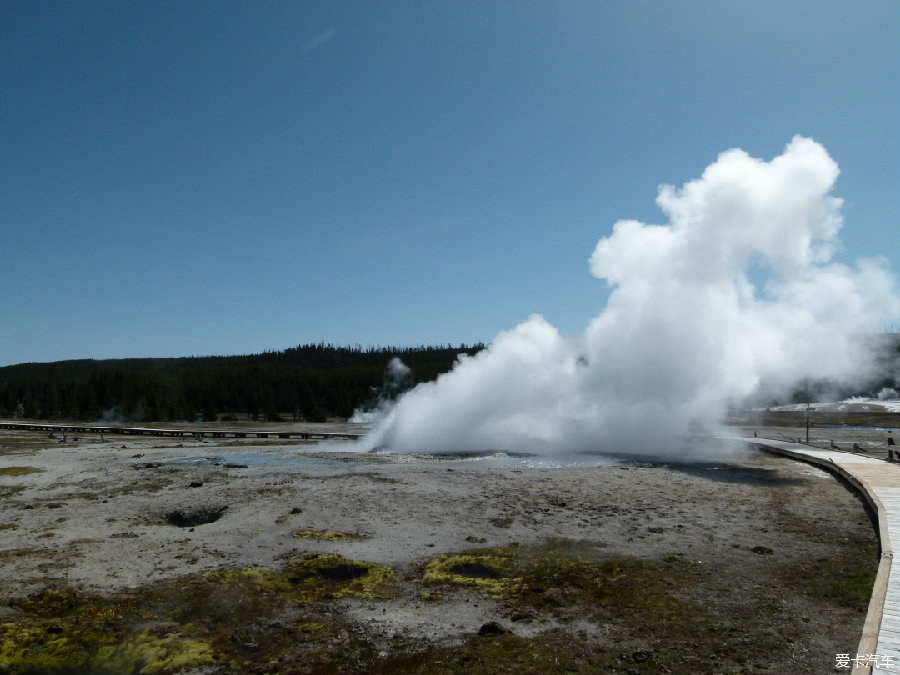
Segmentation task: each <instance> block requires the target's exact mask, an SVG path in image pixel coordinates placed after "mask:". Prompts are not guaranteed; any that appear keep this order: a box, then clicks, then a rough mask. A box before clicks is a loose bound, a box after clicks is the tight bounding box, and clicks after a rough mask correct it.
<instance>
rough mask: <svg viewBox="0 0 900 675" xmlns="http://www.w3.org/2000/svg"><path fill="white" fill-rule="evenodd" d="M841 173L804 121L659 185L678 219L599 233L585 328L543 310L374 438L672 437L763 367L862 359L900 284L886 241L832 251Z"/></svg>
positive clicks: (410, 401) (721, 405) (840, 370)
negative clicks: (768, 150)
mask: <svg viewBox="0 0 900 675" xmlns="http://www.w3.org/2000/svg"><path fill="white" fill-rule="evenodd" d="M837 175H838V167H837V164H836V163H835V162H834V161H833V160H832V159H831V157H830V156H829V155H828V153H827V152H826V150H825V148H823V147H822V146H821V145H819V144H818V143H816V142H814V141H812V140H810V139H808V138H802V137H799V136H797V137H795V138H794V139H793V140H792V141H791V142H790V143H789V144H788V145H787V147H786V148H785V151H784V153H783V154H781V155H780V156H778V157H775V158H774V159H773V160H772V161H770V162H765V161H762V160H759V159H754V158H752V157H750V156H748V155H747V154H746V153H745V152H743V151H742V150H739V149H734V150H728V151H727V152H724V153H722V154H721V155H720V156H719V157H718V159H717V160H716V161H715V162H714V163H713V164H711V165H710V166H709V167H707V168H706V170H705V171H704V172H703V175H702V176H701V177H700V178H699V179H697V180H694V181H691V182H689V183H687V184H685V185H684V186H682V187H681V188H675V187H673V186H669V185H665V186H662V187H661V188H660V190H659V196H658V197H657V199H656V203H657V205H658V206H659V207H660V208H661V209H662V211H663V212H664V213H665V215H666V216H667V218H668V223H667V224H665V225H647V224H644V223H640V222H637V221H633V220H624V221H619V222H617V223H616V224H615V226H614V227H613V232H612V234H611V235H610V236H609V237H604V238H602V239H601V240H600V241H599V242H598V243H597V247H596V248H595V249H594V252H593V255H592V256H591V258H590V269H591V272H592V274H593V275H594V276H596V277H597V278H598V279H605V280H606V281H607V283H608V284H609V285H610V286H611V292H610V295H609V298H608V302H607V306H606V308H605V309H604V310H603V311H602V313H601V314H600V315H599V316H597V317H596V318H594V319H593V320H592V321H591V322H590V323H589V325H588V327H587V329H586V330H585V332H584V334H583V335H581V336H564V335H560V334H559V332H558V331H557V330H556V329H555V328H554V327H553V326H551V325H550V324H549V323H547V322H546V321H545V320H544V319H543V318H542V317H541V316H539V315H533V316H532V317H530V318H529V319H528V320H527V321H525V322H524V323H522V324H520V325H519V326H517V327H515V328H513V329H512V330H510V331H506V332H503V333H501V334H500V335H498V336H497V338H496V339H495V340H494V342H493V343H492V344H491V345H490V346H489V347H488V348H487V349H485V350H484V351H482V352H480V353H479V354H477V355H475V356H473V357H461V358H460V360H459V362H458V363H457V364H456V366H455V367H454V369H453V370H452V371H451V372H449V373H446V374H445V375H443V376H441V377H440V378H438V380H436V381H435V382H430V383H425V384H420V385H419V386H417V387H416V388H414V389H412V390H411V391H409V392H407V393H406V394H404V395H403V396H401V397H400V398H399V399H398V400H397V401H396V403H395V404H394V405H393V406H392V407H389V408H387V407H386V408H383V409H382V413H383V416H382V418H381V420H380V421H379V423H378V424H377V426H376V428H375V429H374V430H373V431H372V432H371V433H370V434H369V435H368V436H367V437H366V438H365V439H363V441H361V445H362V449H372V448H377V447H385V448H389V449H393V450H398V451H415V452H428V451H432V452H434V451H479V450H490V449H505V450H521V451H531V452H540V453H549V452H553V453H556V452H577V451H600V452H619V451H626V452H650V453H654V454H664V453H666V452H667V449H671V448H673V442H674V441H676V440H677V439H683V438H686V437H687V436H688V435H689V433H690V432H691V431H692V430H693V429H695V428H705V429H710V430H711V429H714V428H715V426H716V425H717V423H718V422H719V420H721V419H722V417H723V414H724V412H725V411H726V408H727V406H728V405H729V403H731V402H738V401H740V400H741V399H743V398H745V397H747V396H748V395H751V394H753V393H754V392H755V391H756V390H757V389H758V387H759V386H760V384H761V383H762V382H765V383H766V386H767V387H768V388H769V389H770V390H771V388H773V387H778V386H783V387H789V386H790V385H791V384H792V383H796V382H797V381H798V380H800V379H802V378H806V377H817V378H819V377H827V378H834V379H838V380H843V381H852V380H853V379H854V378H858V377H861V376H866V375H867V374H868V372H867V370H868V368H869V361H868V359H867V355H866V354H864V353H863V351H862V350H861V349H860V347H859V342H858V341H857V340H854V339H853V338H852V334H857V335H858V334H859V333H860V332H865V331H872V330H877V328H878V327H879V326H881V325H884V320H885V317H896V316H897V315H898V313H900V296H898V292H897V284H896V280H895V278H894V276H893V275H892V274H891V273H890V272H889V271H888V269H887V267H886V263H885V261H883V260H881V259H862V260H859V261H858V262H857V263H856V265H855V266H853V267H850V266H847V265H844V264H840V263H836V262H831V256H832V253H833V251H834V250H835V248H836V246H837V244H838V240H837V234H838V231H839V229H840V227H841V200H840V199H838V198H836V197H833V196H831V194H830V191H831V189H832V186H833V185H834V182H835V180H836V178H837ZM751 270H756V271H755V272H754V274H753V275H752V277H751V275H750V274H749V272H750V271H751ZM760 278H764V279H765V281H764V282H759V281H756V282H754V279H760ZM683 451H684V447H679V448H678V452H683Z"/></svg>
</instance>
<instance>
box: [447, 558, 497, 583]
mask: <svg viewBox="0 0 900 675" xmlns="http://www.w3.org/2000/svg"><path fill="white" fill-rule="evenodd" d="M450 571H451V572H452V573H453V574H459V575H462V576H464V577H471V578H472V579H502V578H504V577H505V576H506V575H505V574H503V573H502V572H500V571H498V570H495V569H494V568H493V567H488V566H487V565H482V564H481V563H477V562H476V563H463V564H462V565H454V566H453V567H451V568H450Z"/></svg>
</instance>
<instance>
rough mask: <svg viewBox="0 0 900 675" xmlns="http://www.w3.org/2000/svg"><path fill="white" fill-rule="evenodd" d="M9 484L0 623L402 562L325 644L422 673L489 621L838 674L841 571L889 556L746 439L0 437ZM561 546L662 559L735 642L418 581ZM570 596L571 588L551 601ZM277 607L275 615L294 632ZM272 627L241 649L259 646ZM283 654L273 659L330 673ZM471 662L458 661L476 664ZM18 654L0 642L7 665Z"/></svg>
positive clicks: (643, 660) (521, 634)
mask: <svg viewBox="0 0 900 675" xmlns="http://www.w3.org/2000/svg"><path fill="white" fill-rule="evenodd" d="M748 431H749V434H750V435H752V432H753V430H752V429H751V430H748ZM756 431H757V432H759V435H760V436H765V435H766V432H767V431H768V432H771V433H769V435H770V436H771V437H773V438H780V437H781V436H780V434H787V435H794V436H796V435H798V431H797V430H790V429H778V430H765V429H756ZM804 431H805V430H804ZM829 432H833V430H829ZM856 433H857V436H859V435H860V434H862V432H856ZM831 435H832V436H833V435H834V434H833V433H832V434H831ZM862 435H864V434H862ZM883 435H884V434H880V433H879V434H873V435H872V436H871V438H870V439H869V440H870V443H871V445H872V446H873V447H874V446H875V445H877V444H878V443H882V444H883V438H882V437H883ZM860 437H861V436H860ZM13 467H18V468H15V469H14V468H13ZM4 469H5V470H6V473H3V470H4ZM0 494H2V495H3V499H2V501H0V582H2V586H0V589H2V591H0V619H2V620H5V621H7V622H11V623H10V624H9V625H12V624H13V623H15V622H16V621H18V620H20V619H22V616H23V611H24V610H23V608H22V607H23V606H22V604H21V603H22V600H23V599H24V598H27V597H29V596H30V597H35V596H34V594H36V593H38V592H39V591H41V590H42V589H44V588H47V587H56V588H63V589H72V590H74V591H76V592H78V593H90V594H99V595H105V596H109V597H112V596H116V594H119V595H122V594H123V593H124V594H127V593H128V592H133V591H135V590H136V589H138V590H139V589H142V588H148V587H152V586H153V585H154V584H160V583H164V582H165V580H167V579H173V578H179V577H187V576H188V575H198V574H199V573H202V572H205V571H210V570H218V569H223V568H225V569H243V568H252V567H266V568H271V569H276V570H277V569H279V568H281V567H283V566H284V565H285V561H286V560H289V559H290V558H291V556H297V555H302V554H304V553H334V554H338V555H340V556H342V557H344V558H346V559H350V560H355V561H364V562H366V563H372V564H377V565H383V566H387V567H389V568H391V569H392V570H394V571H395V573H396V578H397V580H398V584H397V587H396V589H395V590H394V591H393V592H392V594H391V595H390V597H384V598H381V599H378V600H377V601H375V600H371V599H365V598H361V597H353V596H348V597H341V596H340V594H335V596H334V597H333V598H332V599H331V601H329V602H327V603H325V604H326V605H327V615H328V616H329V617H330V620H332V619H333V620H334V621H340V626H342V627H343V628H341V632H339V633H338V635H339V638H335V639H336V640H337V642H334V641H330V642H328V643H327V645H326V646H325V647H323V648H325V649H327V650H328V651H329V652H334V651H340V650H341V649H342V648H343V647H342V646H341V643H342V640H343V637H341V636H344V637H345V636H346V635H347V634H351V635H353V639H354V640H357V641H358V642H357V643H354V644H356V645H357V646H355V647H353V648H352V651H353V659H351V661H349V662H348V663H347V664H345V666H346V667H345V666H344V665H342V666H340V667H339V668H337V669H336V670H332V671H330V672H369V671H375V670H376V665H377V666H378V667H379V668H382V670H381V671H379V672H413V670H408V669H410V668H413V666H412V665H410V664H411V663H413V662H412V661H404V660H403V659H404V658H407V657H409V655H410V654H421V653H423V652H424V653H425V654H426V655H427V657H428V659H432V660H430V661H428V660H426V661H424V662H422V661H416V662H415V663H417V664H418V665H416V666H415V668H416V669H418V671H419V672H429V671H433V672H462V671H458V670H457V669H458V668H459V666H458V664H457V666H449V665H448V666H440V665H439V664H441V663H443V661H440V660H439V659H438V657H437V656H434V654H437V653H438V652H436V651H434V650H439V649H451V650H452V649H457V650H459V649H463V648H465V650H468V651H466V652H465V653H466V654H469V653H470V652H471V650H472V649H474V648H473V647H472V645H473V644H477V645H484V644H486V643H484V642H477V640H478V638H477V633H478V631H479V629H480V628H481V627H483V626H485V625H493V626H494V627H495V628H496V629H497V632H498V637H497V640H498V641H500V640H501V639H502V640H506V641H507V642H509V640H513V639H519V640H521V641H523V642H521V643H516V644H520V646H521V645H527V644H532V642H529V641H535V640H542V642H541V643H540V644H541V645H542V647H541V649H543V650H545V651H547V650H550V651H552V650H553V649H557V648H559V649H561V650H562V651H565V649H564V647H563V646H562V645H563V644H569V643H571V641H572V640H573V639H574V640H575V641H577V642H578V643H579V644H581V645H582V646H581V647H579V648H578V649H576V650H574V651H575V652H577V653H578V656H577V658H576V657H575V656H571V658H575V659H576V660H575V662H573V663H574V665H570V666H567V669H568V670H571V671H572V672H623V673H627V672H640V673H644V672H701V673H702V672H710V673H713V672H723V673H724V672H735V673H736V672H748V673H749V672H786V669H787V668H791V669H793V670H792V672H797V673H821V672H830V671H831V670H832V668H833V666H834V663H835V654H836V653H840V652H844V653H846V652H851V653H855V649H856V645H857V642H858V640H859V634H860V630H861V627H862V622H863V619H864V613H863V610H864V607H865V600H864V599H863V600H860V598H859V597H856V596H854V595H853V591H852V589H850V590H848V589H847V588H844V587H843V586H842V582H841V578H842V577H841V575H848V576H854V577H858V576H860V575H862V577H863V579H862V584H863V586H865V584H866V583H869V584H870V583H871V577H873V576H874V572H875V565H876V561H877V540H876V538H875V535H874V532H873V529H872V525H871V523H870V521H869V519H868V517H867V514H866V513H865V511H864V508H863V506H862V504H861V501H860V500H859V499H858V498H857V497H856V496H855V495H854V494H852V493H851V492H850V491H849V490H848V489H846V488H845V487H844V486H843V485H842V484H841V483H839V482H838V481H837V480H835V479H834V478H832V477H831V476H830V475H828V474H826V473H824V472H822V471H820V470H818V469H815V468H813V467H810V466H807V465H805V464H802V463H797V462H793V461H790V460H786V459H781V458H776V457H772V456H769V455H766V454H763V453H758V452H755V451H750V450H748V451H746V452H744V453H742V454H740V455H738V456H729V457H728V459H727V460H725V461H721V462H706V463H688V464H666V465H663V464H658V463H651V462H625V463H620V464H617V465H612V466H609V465H605V466H604V465H590V464H588V465H582V466H566V467H557V468H542V467H535V466H534V462H533V461H530V460H527V459H522V458H509V457H486V458H464V459H447V458H434V457H426V456H410V455H392V456H384V455H358V454H353V453H334V452H322V451H321V450H320V449H318V448H317V447H316V446H315V445H309V444H307V445H298V444H297V442H296V441H292V442H290V444H284V441H278V442H276V441H268V442H266V441H262V440H260V441H248V440H242V441H240V442H237V441H232V440H222V441H218V442H212V441H206V442H197V441H186V440H185V441H182V440H180V439H179V440H176V439H161V438H154V437H128V438H127V439H123V438H121V437H116V438H106V439H105V440H104V441H100V440H98V439H96V438H91V439H81V441H79V442H78V443H74V442H68V443H65V444H59V443H56V442H55V441H50V440H49V439H46V438H45V437H43V436H37V435H35V434H32V435H30V436H29V435H24V436H23V435H21V434H19V435H16V434H14V433H12V432H0ZM207 520H208V521H210V522H200V521H207ZM304 531H305V532H306V535H307V536H301V537H298V536H295V533H297V532H301V533H302V532H304ZM326 532H336V533H346V535H347V536H346V538H343V539H340V538H339V539H329V538H328V537H327V535H326V534H325V533H326ZM319 535H321V536H319ZM548 542H551V543H553V542H568V543H566V545H565V546H562V545H560V546H562V548H563V549H565V548H566V546H568V547H569V548H571V546H577V547H579V548H578V551H579V553H578V555H579V556H581V557H580V558H579V559H583V560H590V561H599V560H603V559H616V558H620V557H621V558H628V559H636V560H639V561H648V562H649V563H652V564H653V565H661V566H662V567H659V570H661V572H660V577H663V578H664V577H666V576H667V575H669V574H671V577H672V579H682V581H681V582H677V583H676V582H674V581H673V582H672V584H674V585H673V586H672V589H671V590H667V591H665V592H666V593H668V594H669V595H671V596H672V597H675V598H678V599H679V602H681V601H682V600H683V601H684V602H689V603H693V605H692V606H696V607H700V608H702V610H699V611H702V612H705V613H707V614H708V615H709V618H708V620H707V619H704V621H706V623H705V624H704V625H709V626H724V628H722V631H724V633H723V634H722V635H713V636H712V637H709V636H701V637H697V636H688V637H683V636H679V635H676V634H675V633H676V632H677V631H674V632H673V630H671V629H670V628H669V627H665V626H663V625H662V623H659V624H657V625H656V627H655V628H654V625H653V624H652V623H651V624H650V628H649V629H648V628H647V625H646V624H641V625H631V624H629V623H628V621H629V619H628V615H627V614H626V615H625V618H624V619H623V618H621V617H620V618H618V619H617V618H615V617H610V616H606V617H605V618H604V617H603V616H599V615H598V614H597V613H596V611H595V609H594V608H592V607H590V604H589V603H588V602H587V601H586V600H583V599H580V596H577V595H575V594H574V592H572V591H571V590H567V589H568V587H565V586H564V585H562V582H560V584H561V585H560V588H561V589H562V590H559V589H557V588H555V587H552V584H551V587H550V588H549V590H548V591H547V593H544V589H541V593H542V594H543V595H542V598H544V600H542V602H541V603H540V604H535V603H532V604H528V605H527V607H526V609H525V610H522V609H521V607H522V606H525V604H523V603H525V601H524V600H522V599H521V598H519V599H518V600H517V599H515V598H514V599H512V600H511V599H510V598H509V597H502V596H498V595H497V594H491V593H486V592H484V589H482V588H480V587H478V586H477V585H466V584H462V585H459V584H457V585H456V586H453V585H452V584H451V585H450V586H447V585H444V586H442V585H440V584H438V585H433V584H432V585H428V584H427V583H425V582H424V581H423V576H422V574H423V572H422V571H423V569H424V568H423V565H425V564H426V563H428V561H431V560H434V559H435V557H436V556H439V555H440V554H452V553H460V552H463V551H466V550H469V549H475V550H482V549H485V550H486V549H496V548H497V547H501V548H502V550H503V551H507V552H508V551H511V550H515V551H532V552H534V551H539V552H540V553H532V554H530V555H533V556H539V555H545V554H546V551H547V550H549V549H547V546H548ZM553 545H554V546H555V545H556V544H553ZM542 546H543V547H544V548H541V547H542ZM553 550H556V549H553ZM560 550H561V549H560ZM566 550H568V549H566ZM561 555H562V554H561ZM585 556H587V557H585ZM591 564H593V562H592V563H591ZM667 566H668V567H667ZM592 569H593V568H592ZM654 569H656V568H654ZM667 570H668V571H667ZM866 575H870V576H869V577H866ZM472 576H473V577H475V578H477V577H479V576H480V575H478V574H473V575H472ZM656 578H657V577H654V579H656ZM866 579H868V581H866ZM648 583H649V582H648ZM654 583H655V582H654ZM667 583H668V582H667ZM847 585H848V586H852V584H850V583H849V582H848V584H847ZM555 590H559V592H558V593H557V595H558V596H559V597H560V598H562V600H559V601H558V602H557V601H554V602H553V603H551V604H552V606H551V605H547V604H546V598H548V597H550V594H551V592H552V591H555ZM567 593H568V595H566V594H567ZM857 595H858V593H857ZM585 597H587V596H585ZM591 597H593V596H591ZM565 598H569V600H565ZM517 602H518V603H519V604H516V603H517ZM283 611H286V610H282V614H281V615H279V617H281V618H279V619H278V620H277V621H274V620H273V621H270V622H269V623H268V624H267V625H268V626H270V627H271V626H274V625H276V624H278V625H281V624H282V623H284V622H285V621H286V619H284V616H286V615H284V614H283ZM322 611H326V610H322ZM293 620H295V621H296V617H295V618H294V619H293ZM642 621H643V619H642ZM660 621H662V620H660ZM491 622H494V624H491ZM623 622H624V623H623ZM298 625H299V624H298ZM641 626H643V629H642V628H641ZM728 626H731V627H732V628H728ZM60 630H62V629H60ZM261 630H262V629H261ZM279 630H280V629H279ZM698 630H699V629H698ZM709 631H713V629H712V628H710V629H709ZM547 635H554V636H557V637H559V636H562V638H560V639H557V640H556V642H554V641H552V640H550V641H548V640H549V638H547V637H546V636H547ZM566 636H568V637H566ZM740 636H742V637H740ZM707 638H709V639H707ZM267 639H268V638H266V636H265V635H262V636H261V637H258V638H256V639H255V642H254V641H247V642H245V643H242V644H254V645H256V650H259V649H260V647H259V646H258V644H257V643H259V644H263V643H265V641H266V640H267ZM741 640H743V642H741ZM231 641H232V642H233V643H238V642H240V641H239V640H235V639H234V637H233V636H232V638H231ZM473 641H475V642H473ZM676 641H678V645H679V646H677V647H676V646H674V643H675V642H676ZM348 644H349V643H348ZM492 644H493V643H492ZM498 644H499V642H498ZM504 644H506V643H504ZM534 644H537V643H536V642H535V643H534ZM467 645H468V646H467ZM554 645H555V646H554ZM716 645H729V646H721V647H716ZM740 645H743V646H740ZM479 648H480V647H479ZM229 649H230V647H229ZM235 649H237V648H235ZM248 649H249V648H248ZM273 649H274V647H273ZM279 649H281V648H280V647H279ZM285 649H287V651H284V650H282V651H279V652H277V653H276V652H274V651H273V652H272V654H271V655H269V656H270V660H269V661H267V662H266V663H267V665H265V664H262V663H260V664H258V665H259V668H261V670H260V671H259V672H264V671H271V672H314V671H307V670H303V668H302V667H301V666H300V665H298V662H299V661H298V660H297V658H295V657H294V656H292V654H293V652H291V651H290V649H288V648H285ZM347 649H350V647H348V648H347ZM429 650H431V651H429ZM441 654H443V652H441ZM474 654H475V655H474V656H472V657H471V658H472V661H471V662H469V663H470V666H471V667H467V668H466V669H465V670H464V672H482V671H481V670H479V669H478V667H477V663H478V658H479V657H478V654H477V653H474ZM647 655H649V656H647ZM568 656H570V655H567V657H568ZM332 657H333V655H332ZM332 657H330V658H332ZM401 657H402V658H401ZM2 658H3V653H2V650H0V666H2ZM236 658H237V657H236V656H234V654H232V653H231V652H228V654H226V655H225V656H218V655H217V656H216V659H217V664H216V665H210V664H205V665H202V666H201V665H196V664H195V668H194V670H195V671H197V672H223V673H224V672H241V671H242V670H245V669H248V668H249V669H251V670H252V669H253V668H251V666H250V665H248V664H245V666H243V667H237V666H235V665H234V663H235V659H236ZM267 658H269V657H267ZM410 658H411V657H410ZM417 658H418V657H417ZM441 658H444V657H443V656H442V657H441ZM448 658H449V657H448ZM466 658H468V657H466ZM491 658H495V657H491ZM556 658H558V657H556ZM392 659H393V660H392ZM332 660H333V658H332ZM557 662H558V661H557ZM248 663H249V662H248ZM342 663H343V662H342ZM448 663H449V662H448ZM495 663H496V662H495ZM373 664H374V665H373ZM378 664H380V665H378ZM429 664H430V665H429ZM392 668H393V670H392ZM442 668H443V670H442ZM518 668H519V670H518V671H517V672H532V671H529V668H534V669H535V670H534V671H533V672H540V670H539V668H546V664H544V665H540V666H538V665H534V666H529V665H527V664H525V665H523V664H521V663H520V664H519V665H518ZM189 670H190V669H189ZM561 670H562V667H561ZM12 672H16V671H15V668H13V670H12ZM22 672H25V671H24V670H23V671H22ZM484 672H492V671H491V670H490V668H487V669H486V670H484ZM514 672H515V671H514Z"/></svg>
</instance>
